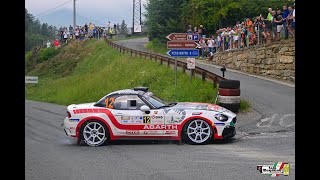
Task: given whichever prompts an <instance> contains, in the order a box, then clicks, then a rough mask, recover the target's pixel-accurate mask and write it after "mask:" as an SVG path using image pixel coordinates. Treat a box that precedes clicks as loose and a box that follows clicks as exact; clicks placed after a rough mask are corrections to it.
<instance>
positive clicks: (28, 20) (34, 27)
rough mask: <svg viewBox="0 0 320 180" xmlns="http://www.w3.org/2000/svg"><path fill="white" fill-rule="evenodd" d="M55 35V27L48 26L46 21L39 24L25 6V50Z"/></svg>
mask: <svg viewBox="0 0 320 180" xmlns="http://www.w3.org/2000/svg"><path fill="white" fill-rule="evenodd" d="M56 35H57V28H56V27H53V26H51V25H50V26H49V25H48V24H47V23H43V24H41V22H40V21H39V20H38V19H35V18H34V16H33V15H32V14H30V13H28V10H27V9H26V8H25V51H28V50H30V49H31V48H32V47H34V46H36V45H40V44H42V43H43V41H44V40H47V39H50V38H51V39H53V38H54V37H55V36H56Z"/></svg>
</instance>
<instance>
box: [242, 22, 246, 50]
mask: <svg viewBox="0 0 320 180" xmlns="http://www.w3.org/2000/svg"><path fill="white" fill-rule="evenodd" d="M247 35H248V31H247V29H246V25H245V23H242V29H241V47H247Z"/></svg>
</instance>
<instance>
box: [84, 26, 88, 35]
mask: <svg viewBox="0 0 320 180" xmlns="http://www.w3.org/2000/svg"><path fill="white" fill-rule="evenodd" d="M84 30H85V33H86V34H87V33H88V25H87V23H86V24H85V25H84Z"/></svg>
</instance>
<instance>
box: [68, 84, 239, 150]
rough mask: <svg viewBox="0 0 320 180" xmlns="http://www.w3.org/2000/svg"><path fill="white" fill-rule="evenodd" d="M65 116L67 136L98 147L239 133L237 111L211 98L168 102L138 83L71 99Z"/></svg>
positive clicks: (199, 140)
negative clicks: (94, 98) (85, 99)
mask: <svg viewBox="0 0 320 180" xmlns="http://www.w3.org/2000/svg"><path fill="white" fill-rule="evenodd" d="M67 114H68V116H67V117H66V118H65V119H64V123H63V126H64V130H65V132H66V134H67V136H71V137H75V138H77V143H78V144H84V143H86V144H87V145H90V146H99V145H103V144H106V143H107V142H108V141H110V140H116V139H171V140H179V141H180V140H183V141H186V142H188V143H190V144H205V143H208V142H210V141H212V140H213V139H226V138H231V137H233V136H234V135H235V134H236V130H235V124H236V120H237V119H236V114H234V113H233V112H231V111H229V110H227V109H225V108H223V107H220V106H217V105H215V104H208V103H192V102H182V103H167V102H165V101H163V100H162V99H160V98H158V97H157V96H155V95H154V94H153V93H152V92H150V91H148V88H146V87H137V88H133V89H126V90H120V91H115V92H112V93H110V94H108V95H106V96H104V97H103V98H102V99H100V100H99V101H98V102H95V103H86V104H72V105H69V106H68V107H67Z"/></svg>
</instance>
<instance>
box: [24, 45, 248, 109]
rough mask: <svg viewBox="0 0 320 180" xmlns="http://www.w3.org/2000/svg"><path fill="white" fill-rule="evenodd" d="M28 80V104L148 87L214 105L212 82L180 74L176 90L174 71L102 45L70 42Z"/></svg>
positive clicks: (168, 95) (92, 98)
mask: <svg viewBox="0 0 320 180" xmlns="http://www.w3.org/2000/svg"><path fill="white" fill-rule="evenodd" d="M28 56H30V55H29V54H28V53H27V54H26V58H27V57H28ZM26 75H33V76H38V77H39V81H38V83H37V84H26V86H25V98H26V99H29V100H36V101H43V102H50V103H57V104H61V105H69V104H73V103H84V102H94V101H97V100H99V99H100V98H101V97H102V96H104V95H106V94H108V93H110V92H112V91H115V90H119V89H126V88H133V87H136V86H147V87H149V89H150V91H153V92H154V93H155V94H157V95H158V96H160V97H162V98H163V99H165V100H167V101H170V102H173V101H179V102H186V101H194V102H208V103H213V102H214V100H215V97H216V89H215V88H214V87H213V86H212V83H211V82H207V81H206V82H202V80H201V79H200V78H194V79H193V81H192V83H190V81H189V76H188V74H187V73H185V74H184V73H182V72H181V71H178V74H177V87H176V88H174V71H173V69H172V68H168V67H167V66H165V65H160V64H159V63H158V62H154V61H150V60H148V59H143V58H142V59H140V58H139V57H130V55H126V54H121V53H119V52H118V51H116V50H114V49H112V48H111V47H110V46H108V45H107V43H105V42H104V41H99V40H90V41H85V42H81V43H70V44H68V45H67V46H66V47H64V48H63V49H60V50H59V53H58V54H57V55H55V56H54V57H51V58H50V59H48V60H45V61H43V62H39V63H37V64H36V66H35V67H34V69H32V70H31V71H28V72H26ZM243 107H245V108H247V106H243ZM241 110H242V109H241Z"/></svg>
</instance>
